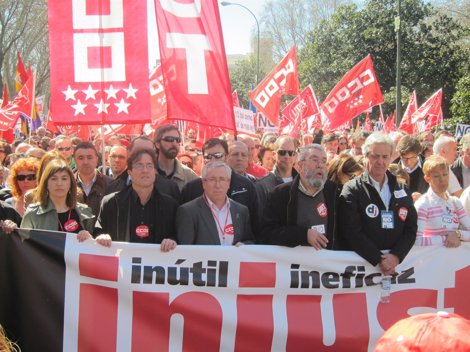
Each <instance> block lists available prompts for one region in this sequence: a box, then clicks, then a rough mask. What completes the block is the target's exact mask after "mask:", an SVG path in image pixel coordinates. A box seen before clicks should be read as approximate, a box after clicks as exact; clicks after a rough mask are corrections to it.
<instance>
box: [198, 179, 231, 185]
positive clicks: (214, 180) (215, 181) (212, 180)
mask: <svg viewBox="0 0 470 352" xmlns="http://www.w3.org/2000/svg"><path fill="white" fill-rule="evenodd" d="M204 181H206V182H208V183H212V184H216V183H227V182H230V179H229V178H225V177H219V178H216V177H209V178H205V179H204Z"/></svg>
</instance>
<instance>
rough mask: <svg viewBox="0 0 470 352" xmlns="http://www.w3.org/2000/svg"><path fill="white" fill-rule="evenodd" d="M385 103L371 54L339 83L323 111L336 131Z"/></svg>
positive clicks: (324, 102) (325, 101)
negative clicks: (372, 108)
mask: <svg viewBox="0 0 470 352" xmlns="http://www.w3.org/2000/svg"><path fill="white" fill-rule="evenodd" d="M383 102H384V98H383V96H382V91H381V90H380V86H379V82H378V81H377V78H376V76H375V72H374V67H373V65H372V58H371V56H370V54H369V55H367V56H366V57H365V58H364V59H363V60H362V61H361V62H359V63H358V64H357V65H356V66H354V67H353V68H352V69H351V71H349V72H348V73H347V74H346V75H345V76H344V77H343V78H342V79H341V81H339V83H338V84H337V85H336V86H335V87H334V88H333V90H332V91H331V92H330V94H329V95H328V96H327V97H326V99H325V100H324V101H323V103H322V105H321V110H322V112H323V113H324V115H325V116H326V117H327V118H328V120H329V125H328V128H329V129H330V130H334V129H335V128H336V127H338V126H341V125H343V124H344V123H345V122H348V121H349V120H352V119H353V118H355V117H356V116H358V115H359V114H362V113H363V112H364V111H366V110H368V109H370V108H371V107H373V106H375V105H378V104H382V103H383Z"/></svg>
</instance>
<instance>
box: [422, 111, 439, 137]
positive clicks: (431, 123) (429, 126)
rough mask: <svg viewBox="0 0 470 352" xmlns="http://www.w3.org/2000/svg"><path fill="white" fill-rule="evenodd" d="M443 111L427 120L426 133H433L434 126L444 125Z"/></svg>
mask: <svg viewBox="0 0 470 352" xmlns="http://www.w3.org/2000/svg"><path fill="white" fill-rule="evenodd" d="M442 116H443V114H442V109H441V110H440V111H439V114H437V115H429V116H428V118H427V120H426V125H425V127H424V131H425V132H428V131H431V129H432V128H433V127H434V126H437V125H440V124H442Z"/></svg>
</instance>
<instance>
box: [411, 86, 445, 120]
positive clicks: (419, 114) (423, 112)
mask: <svg viewBox="0 0 470 352" xmlns="http://www.w3.org/2000/svg"><path fill="white" fill-rule="evenodd" d="M441 104H442V88H441V89H439V90H438V91H437V92H435V93H434V94H433V95H432V96H431V97H430V98H429V99H428V100H426V102H425V103H424V104H423V105H421V106H420V107H419V109H418V110H416V111H415V113H414V114H413V115H412V117H411V122H412V123H413V124H415V123H417V122H419V121H422V120H424V119H425V118H426V116H430V118H432V117H433V116H439V115H440V114H441Z"/></svg>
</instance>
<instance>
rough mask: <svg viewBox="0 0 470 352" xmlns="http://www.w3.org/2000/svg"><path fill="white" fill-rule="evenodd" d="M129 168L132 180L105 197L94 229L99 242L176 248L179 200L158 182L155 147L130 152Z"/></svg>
mask: <svg viewBox="0 0 470 352" xmlns="http://www.w3.org/2000/svg"><path fill="white" fill-rule="evenodd" d="M127 172H128V173H129V176H131V178H132V184H130V185H129V186H126V187H125V188H124V189H123V190H121V191H120V192H117V193H112V194H109V195H107V196H105V197H104V198H103V201H102V203H101V209H100V213H99V216H98V220H97V222H96V225H95V229H94V232H93V233H94V235H95V236H96V235H98V237H97V238H96V240H97V242H98V243H100V244H102V245H104V246H108V247H109V246H110V245H111V241H121V242H122V241H124V242H134V243H160V244H161V247H160V248H161V250H162V251H163V252H167V251H169V250H172V249H174V248H175V247H176V241H175V238H176V237H175V235H176V230H175V216H176V209H177V207H178V204H177V202H176V201H175V200H174V199H173V198H171V197H169V196H167V195H165V194H162V193H160V192H159V191H158V190H157V188H156V186H155V179H156V177H157V161H156V154H155V151H154V150H152V149H140V150H138V151H136V152H134V153H131V154H130V156H129V159H128V160H127Z"/></svg>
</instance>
